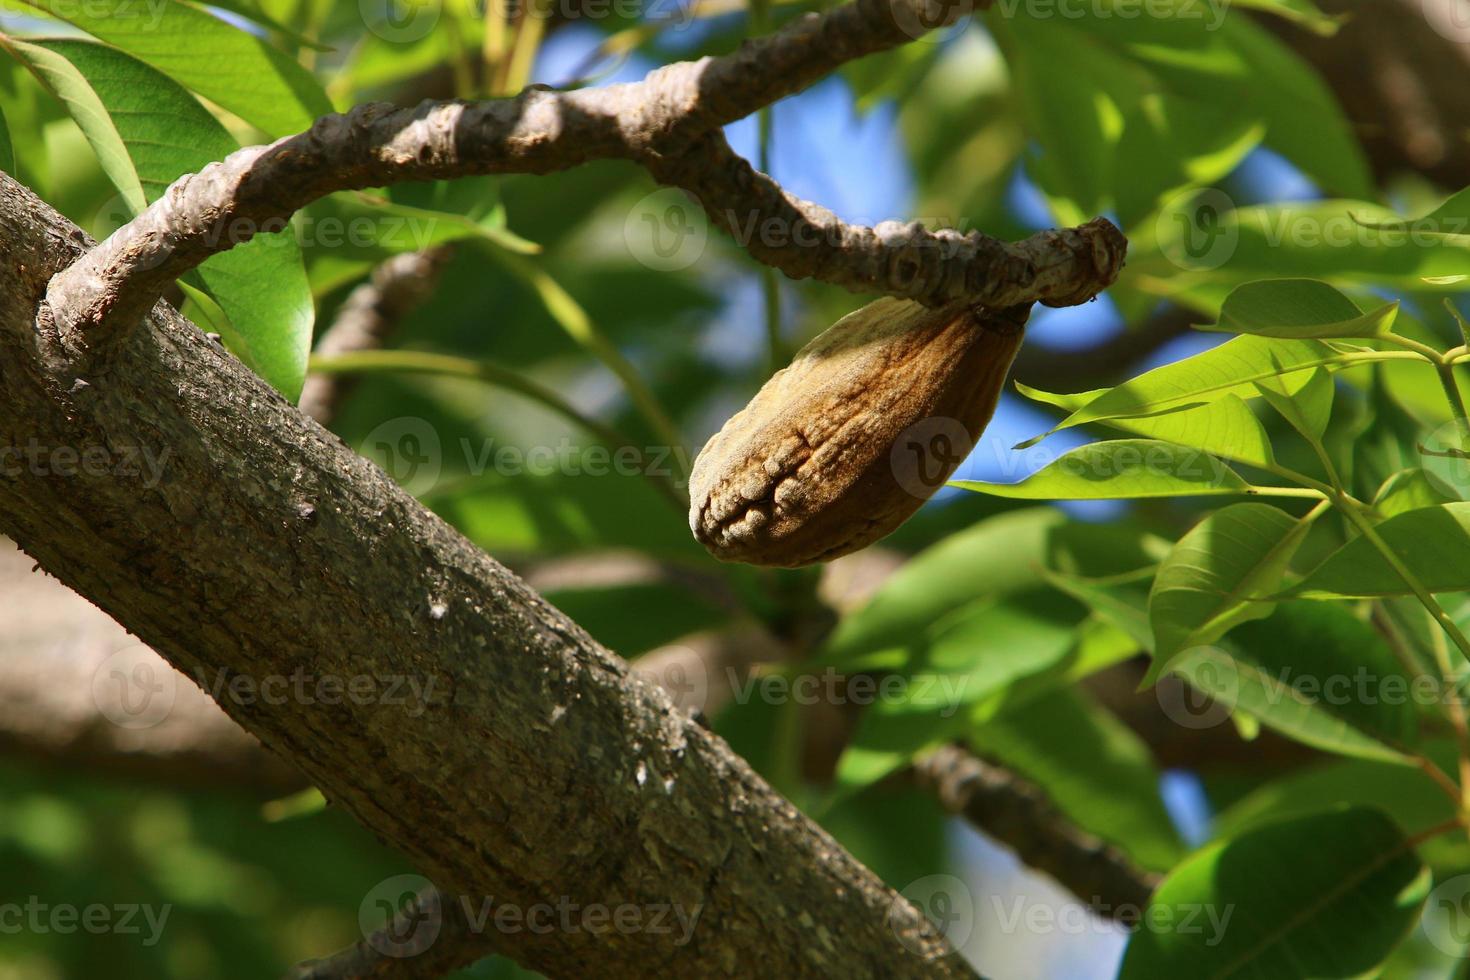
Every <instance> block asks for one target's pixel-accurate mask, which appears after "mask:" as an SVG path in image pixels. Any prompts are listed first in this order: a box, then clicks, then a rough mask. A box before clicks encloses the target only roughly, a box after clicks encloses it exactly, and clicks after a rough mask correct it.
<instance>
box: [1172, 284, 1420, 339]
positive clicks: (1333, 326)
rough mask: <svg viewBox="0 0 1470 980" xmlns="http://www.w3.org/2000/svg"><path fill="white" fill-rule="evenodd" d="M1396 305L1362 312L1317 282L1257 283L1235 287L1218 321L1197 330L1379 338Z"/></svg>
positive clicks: (1266, 335)
mask: <svg viewBox="0 0 1470 980" xmlns="http://www.w3.org/2000/svg"><path fill="white" fill-rule="evenodd" d="M1398 309H1399V304H1398V303H1397V302H1393V303H1385V304H1384V305H1382V306H1379V307H1378V308H1376V309H1374V310H1373V311H1371V312H1369V313H1364V312H1363V311H1362V310H1360V309H1359V308H1358V304H1356V303H1354V302H1353V301H1352V300H1351V299H1349V298H1348V297H1347V295H1346V294H1345V293H1342V292H1340V291H1339V290H1338V289H1337V288H1336V287H1334V286H1331V285H1329V284H1328V283H1325V282H1322V281H1321V280H1318V279H1261V280H1258V281H1256V282H1248V283H1245V284H1243V285H1240V286H1237V287H1235V289H1233V290H1232V291H1231V293H1230V295H1229V296H1227V297H1226V298H1225V303H1224V305H1223V306H1221V307H1220V322H1219V323H1215V324H1211V325H1207V326H1202V327H1200V328H1199V329H1201V330H1213V331H1219V332H1232V333H1241V334H1253V335H1255V336H1258V337H1288V338H1296V339H1298V340H1305V339H1311V338H1328V337H1377V336H1381V335H1382V334H1385V333H1387V332H1388V331H1389V330H1390V328H1391V327H1392V326H1393V321H1394V317H1395V316H1396V315H1397V314H1398Z"/></svg>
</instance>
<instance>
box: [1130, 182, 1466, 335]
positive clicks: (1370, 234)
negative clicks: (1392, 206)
mask: <svg viewBox="0 0 1470 980" xmlns="http://www.w3.org/2000/svg"><path fill="white" fill-rule="evenodd" d="M1227 204H1228V198H1225V197H1224V195H1222V194H1219V193H1218V192H1212V194H1211V196H1210V197H1209V198H1201V199H1200V201H1197V202H1184V201H1171V202H1170V205H1171V207H1170V208H1169V209H1168V210H1167V211H1166V213H1161V214H1160V216H1159V217H1158V218H1157V219H1156V220H1155V221H1152V222H1145V223H1144V225H1143V226H1142V227H1140V228H1139V229H1138V232H1137V233H1136V234H1131V235H1130V236H1129V237H1130V247H1129V250H1128V268H1127V270H1125V275H1124V278H1123V280H1121V283H1122V284H1123V285H1131V286H1136V287H1137V288H1139V289H1142V290H1144V291H1146V292H1148V293H1150V294H1152V295H1155V296H1163V297H1167V298H1169V299H1171V300H1173V301H1175V302H1182V303H1185V304H1187V305H1191V306H1195V307H1197V308H1200V309H1211V308H1214V307H1216V306H1218V305H1219V304H1221V303H1222V302H1223V301H1224V298H1225V295H1226V294H1227V293H1228V292H1229V291H1230V290H1231V289H1233V288H1235V287H1237V286H1240V285H1243V284H1247V283H1250V282H1254V281H1257V280H1261V279H1279V278H1285V277H1303V278H1309V279H1321V280H1326V281H1329V282H1335V283H1338V284H1341V285H1348V286H1351V287H1352V288H1354V289H1365V288H1369V287H1373V286H1379V287H1383V288H1390V289H1404V290H1423V289H1425V288H1426V285H1427V284H1432V280H1434V279H1435V278H1436V277H1443V276H1452V275H1459V274H1463V273H1464V271H1465V247H1464V245H1462V244H1456V243H1453V242H1450V241H1447V240H1444V239H1441V238H1436V237H1434V236H1433V235H1429V234H1427V233H1426V234H1425V235H1424V236H1419V235H1417V234H1416V233H1415V232H1414V231H1411V230H1407V229H1402V228H1397V227H1392V223H1393V222H1401V221H1402V220H1403V219H1402V218H1401V216H1399V215H1398V214H1397V213H1395V212H1394V211H1392V210H1389V209H1387V208H1385V207H1383V206H1381V205H1378V204H1373V203H1369V202H1367V201H1354V200H1334V201H1314V202H1310V203H1289V204H1265V205H1256V206H1251V207H1240V208H1230V207H1227ZM1374 222H1382V223H1385V224H1387V225H1390V227H1387V228H1384V229H1382V230H1379V229H1375V228H1374V227H1372V225H1373V223H1374ZM1439 288H1440V290H1441V291H1448V290H1451V289H1453V288H1454V286H1453V285H1442V286H1440V287H1439ZM1385 315H1386V314H1385Z"/></svg>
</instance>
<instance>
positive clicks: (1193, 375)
mask: <svg viewBox="0 0 1470 980" xmlns="http://www.w3.org/2000/svg"><path fill="white" fill-rule="evenodd" d="M1376 353H1377V352H1366V353H1363V352H1342V351H1337V350H1334V349H1333V348H1331V347H1329V346H1327V345H1326V344H1324V343H1321V342H1320V341H1316V340H1277V339H1272V338H1265V337H1236V338H1235V339H1234V340H1229V341H1226V342H1225V343H1223V344H1221V345H1220V346H1218V347H1214V348H1211V349H1210V350H1207V351H1205V352H1203V353H1201V354H1196V355H1195V356H1193V357H1187V358H1185V359H1184V360H1182V361H1175V362H1174V363H1172V364H1166V365H1164V366H1163V367H1158V368H1154V369H1153V370H1152V371H1148V372H1145V373H1144V374H1140V375H1139V376H1138V377H1136V378H1133V379H1132V380H1130V381H1127V382H1125V383H1123V384H1121V385H1117V386H1116V387H1113V388H1108V389H1106V390H1105V391H1103V392H1102V393H1101V394H1099V395H1098V396H1097V397H1096V398H1094V399H1092V400H1091V401H1090V402H1088V403H1087V404H1086V405H1084V406H1082V407H1081V408H1079V409H1077V410H1076V411H1074V412H1073V413H1072V414H1071V415H1069V416H1067V417H1066V418H1065V419H1063V420H1062V421H1061V422H1059V423H1058V424H1057V425H1056V426H1055V427H1053V428H1052V429H1051V431H1052V432H1056V431H1059V430H1061V429H1069V428H1072V427H1073V426H1077V425H1084V424H1086V423H1089V422H1104V421H1108V420H1111V419H1121V418H1138V417H1141V416H1153V415H1159V414H1161V413H1164V412H1175V411H1181V410H1184V409H1189V408H1194V407H1197V406H1199V405H1203V404H1207V403H1209V402H1212V401H1214V400H1215V399H1217V398H1221V397H1223V396H1225V395H1226V394H1235V395H1238V396H1240V397H1242V398H1252V397H1255V396H1256V395H1257V394H1259V389H1257V388H1256V383H1257V382H1260V381H1264V380H1266V379H1268V378H1278V377H1280V378H1289V379H1291V380H1290V381H1289V382H1287V383H1288V384H1289V385H1291V386H1292V387H1290V388H1289V389H1288V390H1294V387H1296V386H1300V385H1301V384H1304V383H1305V382H1306V379H1307V375H1306V374H1303V373H1302V372H1307V371H1313V370H1316V369H1317V368H1319V367H1326V368H1329V369H1332V368H1340V367H1345V366H1347V365H1348V364H1352V363H1357V362H1361V361H1365V360H1371V359H1372V358H1373V356H1374V355H1375V354H1376ZM1032 441H1033V442H1034V441H1035V440H1032Z"/></svg>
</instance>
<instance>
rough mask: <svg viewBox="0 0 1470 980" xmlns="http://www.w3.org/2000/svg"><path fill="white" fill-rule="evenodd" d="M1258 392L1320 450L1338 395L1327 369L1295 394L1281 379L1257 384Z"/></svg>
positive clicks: (1311, 375)
mask: <svg viewBox="0 0 1470 980" xmlns="http://www.w3.org/2000/svg"><path fill="white" fill-rule="evenodd" d="M1256 389H1257V390H1258V391H1260V393H1261V397H1262V398H1264V399H1265V400H1266V401H1267V402H1268V403H1270V405H1271V407H1272V408H1274V409H1276V411H1277V413H1278V414H1280V416H1281V417H1282V418H1284V419H1286V421H1287V422H1289V423H1290V424H1291V427H1292V428H1293V429H1296V431H1298V432H1300V433H1301V434H1302V436H1303V438H1305V439H1306V440H1307V442H1308V443H1310V444H1311V445H1313V446H1317V447H1318V448H1321V445H1322V437H1323V436H1324V435H1326V434H1327V423H1328V422H1330V421H1332V400H1333V397H1334V396H1335V395H1336V393H1337V385H1336V383H1335V382H1334V381H1333V380H1332V375H1331V374H1329V373H1328V371H1327V369H1326V368H1318V369H1317V370H1315V371H1313V372H1312V373H1311V374H1310V375H1309V376H1308V379H1307V383H1306V384H1304V385H1302V386H1301V388H1300V389H1299V390H1298V391H1296V392H1295V393H1291V394H1289V393H1288V392H1287V391H1286V389H1285V386H1284V385H1282V384H1281V380H1280V379H1279V378H1267V379H1266V380H1265V381H1258V382H1256Z"/></svg>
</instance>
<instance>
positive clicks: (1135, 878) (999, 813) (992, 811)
mask: <svg viewBox="0 0 1470 980" xmlns="http://www.w3.org/2000/svg"><path fill="white" fill-rule="evenodd" d="M914 775H915V777H916V778H917V780H918V782H919V783H920V785H923V786H925V787H927V788H929V789H931V790H933V792H934V793H935V795H936V796H937V797H938V798H939V801H940V802H941V803H942V804H944V807H945V808H946V809H947V810H949V811H950V812H951V813H956V814H961V815H963V816H964V817H965V819H967V820H969V821H970V822H971V823H973V824H974V825H975V826H976V827H978V828H979V829H980V830H983V831H984V832H985V833H986V834H988V835H990V836H991V837H993V838H995V840H997V841H999V842H1000V843H1001V844H1004V845H1005V846H1006V847H1009V848H1010V849H1011V850H1013V851H1015V853H1016V856H1017V857H1019V858H1020V859H1021V861H1022V863H1024V864H1026V865H1027V866H1028V867H1031V868H1034V869H1036V870H1037V871H1041V872H1044V873H1046V874H1049V875H1051V876H1052V877H1053V878H1055V879H1056V880H1057V881H1058V882H1060V883H1061V884H1062V885H1063V886H1064V887H1066V888H1067V890H1068V891H1070V892H1071V893H1072V894H1073V895H1075V896H1077V898H1078V899H1080V900H1082V901H1084V902H1086V903H1087V904H1088V906H1089V907H1090V908H1091V909H1092V910H1093V911H1094V912H1096V913H1097V914H1099V915H1102V916H1106V917H1111V918H1122V919H1129V918H1132V919H1133V921H1137V918H1136V917H1137V915H1138V913H1139V910H1140V909H1142V908H1144V907H1145V906H1147V905H1148V900H1149V896H1150V895H1151V894H1152V893H1153V890H1154V888H1155V887H1157V885H1158V883H1159V881H1160V880H1161V876H1160V875H1157V874H1154V873H1152V872H1149V871H1144V870H1143V869H1141V868H1139V867H1138V866H1137V865H1135V864H1134V863H1133V862H1132V861H1131V860H1130V859H1129V858H1128V856H1127V855H1126V854H1124V853H1123V852H1122V851H1120V850H1118V848H1116V847H1114V846H1113V845H1111V844H1109V843H1107V842H1106V841H1103V840H1101V839H1099V838H1097V837H1095V836H1093V835H1092V834H1089V833H1087V832H1086V831H1083V830H1081V829H1079V828H1078V827H1077V826H1076V825H1075V824H1073V823H1072V822H1071V821H1069V820H1067V818H1066V817H1064V816H1063V815H1062V814H1061V813H1059V812H1058V811H1057V809H1056V807H1055V806H1054V805H1053V804H1052V802H1051V801H1050V800H1048V799H1047V798H1046V794H1045V793H1043V792H1042V791H1041V789H1040V788H1038V787H1037V786H1035V785H1033V784H1032V783H1029V782H1027V781H1026V780H1024V779H1022V778H1020V777H1019V776H1016V775H1015V774H1014V773H1010V772H1007V771H1006V770H1004V769H1002V768H1000V767H998V766H993V765H991V764H989V763H988V762H985V761H984V760H982V759H979V758H977V757H975V756H973V755H971V754H970V753H968V752H966V751H965V750H964V749H962V748H960V747H958V746H953V745H951V746H946V747H944V748H942V749H940V750H938V751H937V752H935V753H933V754H932V755H930V756H929V757H927V758H925V759H922V760H920V761H919V762H918V763H917V764H915V766H914Z"/></svg>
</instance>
